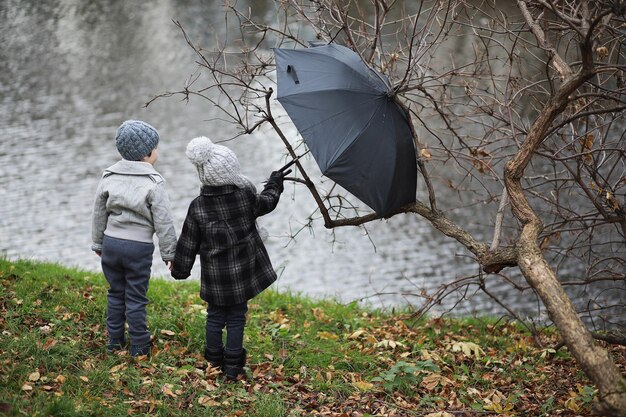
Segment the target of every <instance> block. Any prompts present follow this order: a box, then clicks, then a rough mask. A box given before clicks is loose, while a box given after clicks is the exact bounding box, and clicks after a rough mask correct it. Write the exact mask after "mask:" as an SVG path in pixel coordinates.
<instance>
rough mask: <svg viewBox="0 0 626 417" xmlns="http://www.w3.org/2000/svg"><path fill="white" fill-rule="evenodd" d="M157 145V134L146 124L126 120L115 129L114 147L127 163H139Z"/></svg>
mask: <svg viewBox="0 0 626 417" xmlns="http://www.w3.org/2000/svg"><path fill="white" fill-rule="evenodd" d="M158 144H159V132H157V131H156V129H155V128H154V127H152V126H150V125H149V124H148V123H146V122H142V121H139V120H126V121H125V122H124V123H122V124H121V126H120V127H119V128H118V129H117V135H116V136H115V146H117V150H118V152H119V153H120V155H122V158H124V159H126V160H128V161H141V160H142V159H143V158H144V157H146V156H149V155H150V154H151V153H152V151H153V150H154V149H155V148H156V147H157V145H158Z"/></svg>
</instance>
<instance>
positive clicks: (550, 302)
mask: <svg viewBox="0 0 626 417" xmlns="http://www.w3.org/2000/svg"><path fill="white" fill-rule="evenodd" d="M585 78H586V75H585V74H578V75H577V76H575V77H572V78H570V79H568V80H566V82H565V83H564V84H563V85H562V86H561V88H560V89H559V90H558V91H557V92H556V94H555V95H554V97H553V98H552V99H551V100H550V101H549V102H548V103H547V104H546V106H545V107H544V108H543V111H542V112H541V113H540V115H539V116H538V117H537V119H536V120H535V122H534V123H533V126H532V127H531V129H530V131H529V133H528V135H527V137H526V140H525V141H524V142H523V143H522V145H521V147H520V149H519V151H518V152H517V154H516V155H515V156H514V157H513V159H511V160H510V161H509V162H508V163H507V165H506V168H505V175H504V181H505V184H506V188H507V191H508V193H509V197H510V201H511V209H512V211H513V214H514V215H515V217H516V218H517V219H518V220H519V221H520V223H521V224H522V232H521V236H520V238H519V240H518V243H517V255H518V259H517V263H518V265H519V267H520V270H521V272H522V274H523V275H524V277H525V278H526V280H527V281H528V283H529V284H530V285H531V286H532V287H533V288H534V289H535V290H536V292H537V294H538V295H539V297H540V298H541V300H542V301H543V304H544V306H545V307H546V309H547V310H548V314H549V315H550V319H551V320H552V321H553V322H554V324H555V326H556V327H557V328H558V329H559V332H560V333H561V336H562V338H563V341H564V342H565V344H566V346H567V348H568V349H569V350H570V352H571V353H572V355H573V356H574V358H576V361H577V362H578V364H579V365H580V367H581V368H582V369H583V371H584V372H585V374H586V375H587V376H588V377H589V379H590V380H591V381H592V382H593V383H594V384H595V385H596V387H597V388H598V404H597V407H596V410H595V411H596V412H597V413H599V414H602V415H608V416H619V417H626V382H625V381H624V378H623V377H622V375H621V373H620V371H619V369H618V368H617V366H616V365H615V363H614V362H613V361H612V359H611V357H610V356H609V354H608V352H607V351H606V350H605V349H603V348H601V347H600V346H597V345H596V344H595V342H594V339H593V337H592V335H591V333H590V332H589V331H588V330H587V328H586V326H585V325H584V324H583V322H582V321H581V320H580V318H579V317H578V314H577V313H576V310H575V308H574V305H573V304H572V302H571V300H570V299H569V297H568V296H567V294H566V293H565V291H564V290H563V287H562V286H561V284H560V283H559V281H558V279H557V277H556V274H555V273H554V271H553V270H552V268H550V266H549V265H548V262H547V261H546V259H545V257H544V256H543V253H542V252H541V249H540V247H539V244H538V238H539V233H541V230H542V228H543V224H542V222H541V220H540V219H539V217H538V216H537V214H536V213H535V211H534V210H533V209H532V207H531V206H530V204H529V202H528V200H527V199H526V196H525V195H524V189H523V187H522V184H521V178H522V177H523V174H524V171H525V169H526V167H527V166H528V164H529V162H530V160H531V158H532V155H533V153H534V152H535V150H536V149H537V148H538V146H539V145H540V144H541V142H542V141H543V140H544V138H545V134H546V132H547V130H548V129H549V127H550V126H551V124H552V122H553V121H554V119H555V118H556V116H557V115H558V114H560V113H561V112H562V111H563V109H564V108H565V106H566V105H567V97H568V96H569V94H571V93H572V92H573V91H574V90H575V89H576V88H577V87H578V86H579V85H580V84H581V83H582V82H583V81H584V80H585Z"/></svg>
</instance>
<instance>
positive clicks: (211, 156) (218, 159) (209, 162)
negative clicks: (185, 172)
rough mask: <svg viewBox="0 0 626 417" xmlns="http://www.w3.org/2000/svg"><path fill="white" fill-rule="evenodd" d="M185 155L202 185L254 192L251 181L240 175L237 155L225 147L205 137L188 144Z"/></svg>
mask: <svg viewBox="0 0 626 417" xmlns="http://www.w3.org/2000/svg"><path fill="white" fill-rule="evenodd" d="M186 154H187V158H189V160H190V161H191V163H193V164H194V165H195V166H196V169H197V170H198V177H199V178H200V182H202V184H203V185H213V186H215V185H236V186H238V187H239V188H246V187H248V188H251V189H252V190H254V191H255V192H256V187H255V186H254V184H253V183H252V181H250V179H249V178H248V177H246V176H245V175H243V174H241V167H240V166H239V160H238V159H237V155H235V153H234V152H233V151H232V150H230V149H229V148H227V147H226V146H222V145H217V144H215V143H213V142H211V139H209V138H207V137H206V136H200V137H197V138H194V139H192V140H191V141H190V142H189V144H188V145H187V152H186Z"/></svg>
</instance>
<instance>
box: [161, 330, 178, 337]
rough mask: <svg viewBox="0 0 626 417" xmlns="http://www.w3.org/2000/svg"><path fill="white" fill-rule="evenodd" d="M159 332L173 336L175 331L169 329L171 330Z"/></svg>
mask: <svg viewBox="0 0 626 417" xmlns="http://www.w3.org/2000/svg"><path fill="white" fill-rule="evenodd" d="M161 334H164V335H165V336H175V335H176V333H175V332H173V331H171V330H161Z"/></svg>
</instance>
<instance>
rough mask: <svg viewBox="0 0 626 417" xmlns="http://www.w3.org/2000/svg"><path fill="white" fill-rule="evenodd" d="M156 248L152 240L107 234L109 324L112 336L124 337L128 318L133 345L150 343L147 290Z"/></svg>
mask: <svg viewBox="0 0 626 417" xmlns="http://www.w3.org/2000/svg"><path fill="white" fill-rule="evenodd" d="M153 252H154V245H153V244H152V243H144V242H135V241H132V240H124V239H116V238H113V237H110V236H106V235H105V236H104V240H103V242H102V271H103V272H104V276H105V277H106V279H107V281H108V282H109V292H108V294H107V320H106V325H107V331H108V332H109V339H111V340H115V339H117V340H122V339H124V323H125V322H127V323H128V333H129V335H130V342H131V346H132V345H134V346H143V345H147V344H149V343H150V332H149V331H148V325H147V323H146V305H147V304H148V297H147V296H146V293H147V292H148V284H149V282H150V269H151V267H152V253H153Z"/></svg>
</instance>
